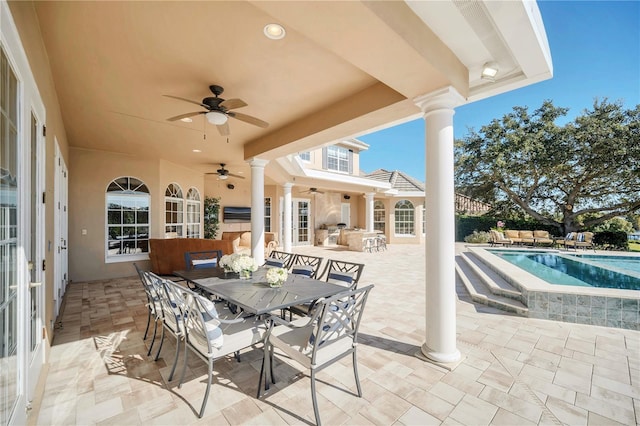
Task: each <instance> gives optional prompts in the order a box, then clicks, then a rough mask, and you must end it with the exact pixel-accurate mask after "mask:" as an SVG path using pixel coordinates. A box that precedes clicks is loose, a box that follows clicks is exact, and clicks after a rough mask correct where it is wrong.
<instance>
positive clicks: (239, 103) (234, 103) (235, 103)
mask: <svg viewBox="0 0 640 426" xmlns="http://www.w3.org/2000/svg"><path fill="white" fill-rule="evenodd" d="M220 106H223V107H225V108H226V109H236V108H242V107H246V106H247V103H246V102H245V101H243V100H242V99H227V100H226V101H222V102H220Z"/></svg>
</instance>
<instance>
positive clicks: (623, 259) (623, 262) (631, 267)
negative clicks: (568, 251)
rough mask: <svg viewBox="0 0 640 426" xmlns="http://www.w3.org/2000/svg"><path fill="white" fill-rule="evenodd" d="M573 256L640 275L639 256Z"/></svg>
mask: <svg viewBox="0 0 640 426" xmlns="http://www.w3.org/2000/svg"><path fill="white" fill-rule="evenodd" d="M573 256H576V257H578V258H581V259H584V260H588V261H590V262H594V263H597V264H600V265H602V266H604V267H607V266H612V267H614V268H619V269H626V270H627V271H632V272H637V273H638V274H640V257H639V256H601V255H596V254H575V255H573Z"/></svg>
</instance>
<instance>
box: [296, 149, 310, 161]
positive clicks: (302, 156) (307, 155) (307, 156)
mask: <svg viewBox="0 0 640 426" xmlns="http://www.w3.org/2000/svg"><path fill="white" fill-rule="evenodd" d="M298 157H300V159H301V160H303V161H311V151H304V152H299V153H298Z"/></svg>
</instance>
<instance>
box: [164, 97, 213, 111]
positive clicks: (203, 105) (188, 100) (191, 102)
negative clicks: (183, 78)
mask: <svg viewBox="0 0 640 426" xmlns="http://www.w3.org/2000/svg"><path fill="white" fill-rule="evenodd" d="M162 96H165V97H167V98H173V99H178V100H179V101H185V102H189V103H190V104H196V105H200V106H201V107H204V108H207V109H209V107H208V106H206V105H205V104H203V103H201V102H198V101H192V100H191V99H185V98H181V97H180V96H172V95H162Z"/></svg>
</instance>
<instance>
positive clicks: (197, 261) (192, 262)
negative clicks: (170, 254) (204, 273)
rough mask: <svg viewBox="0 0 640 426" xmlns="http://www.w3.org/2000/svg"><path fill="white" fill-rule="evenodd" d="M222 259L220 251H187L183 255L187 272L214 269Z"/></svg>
mask: <svg viewBox="0 0 640 426" xmlns="http://www.w3.org/2000/svg"><path fill="white" fill-rule="evenodd" d="M221 257H222V250H205V251H188V252H186V253H185V254H184V262H185V265H186V269H187V270H191V269H204V268H216V267H217V266H218V262H219V261H220V258H221Z"/></svg>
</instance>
